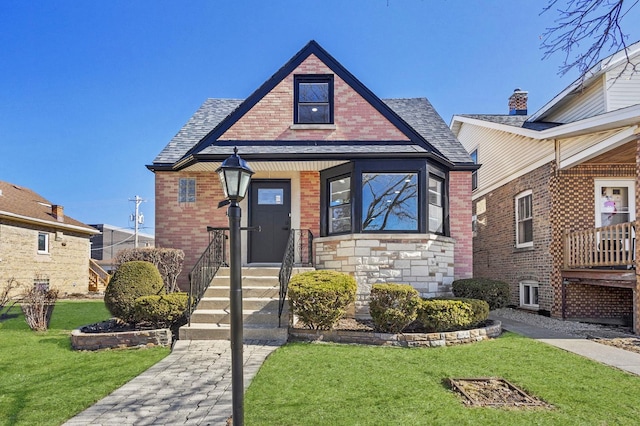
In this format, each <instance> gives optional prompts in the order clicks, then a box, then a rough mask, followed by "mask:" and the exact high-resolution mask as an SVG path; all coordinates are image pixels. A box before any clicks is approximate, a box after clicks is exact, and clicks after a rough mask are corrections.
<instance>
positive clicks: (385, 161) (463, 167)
mask: <svg viewBox="0 0 640 426" xmlns="http://www.w3.org/2000/svg"><path fill="white" fill-rule="evenodd" d="M234 147H237V148H238V151H239V152H238V154H239V155H240V156H241V157H242V158H243V159H244V160H246V161H247V163H248V164H249V166H250V167H251V168H252V169H253V170H254V171H255V175H254V176H253V178H252V181H251V187H250V189H249V195H248V196H247V199H245V200H243V201H242V203H241V207H242V209H243V217H242V226H250V227H254V226H260V227H261V229H262V231H261V232H246V233H243V243H242V247H243V253H242V262H243V264H249V265H255V264H265V263H266V264H278V263H280V262H281V261H282V258H283V254H284V248H285V245H286V241H287V238H288V235H289V232H290V229H302V230H309V231H311V233H312V234H313V251H314V261H315V262H314V264H315V266H316V268H319V269H334V270H340V271H344V272H348V273H350V274H353V275H355V277H356V279H357V282H358V301H359V302H358V304H357V309H366V307H365V306H364V303H363V302H365V300H366V298H367V297H368V294H369V291H370V286H371V284H373V283H377V282H403V283H410V284H412V285H413V286H414V287H416V288H417V289H418V290H419V291H420V292H421V293H422V294H423V295H424V296H437V295H444V294H450V285H451V283H452V281H453V280H454V279H457V278H466V277H470V276H471V267H472V259H471V255H472V247H471V233H472V231H471V174H472V172H473V171H474V170H475V169H476V168H477V166H476V165H475V164H474V163H473V161H472V160H471V158H470V157H469V154H467V152H466V151H465V150H464V148H463V147H462V145H461V144H460V143H459V142H458V141H457V140H456V138H455V137H454V136H453V134H452V133H451V131H450V130H449V128H448V127H447V125H446V123H444V121H443V120H442V119H441V118H440V116H439V115H438V114H437V113H436V111H435V110H434V109H433V107H432V106H431V104H430V103H429V102H428V101H427V99H425V98H416V99H388V100H381V99H379V98H378V97H377V96H376V95H375V94H374V93H373V92H371V90H369V89H368V88H367V87H365V86H364V85H363V84H362V83H361V82H360V81H359V80H357V79H356V78H355V77H354V76H353V75H352V74H351V73H350V72H349V71H347V70H346V69H345V68H344V67H343V66H342V65H340V64H339V63H338V62H337V61H336V60H335V59H334V58H333V57H332V56H330V55H329V54H328V53H327V52H326V51H325V50H324V49H322V48H321V47H320V46H319V45H318V44H317V43H316V42H314V41H311V42H309V43H308V44H307V45H306V46H305V47H304V48H303V49H302V50H301V51H300V52H298V53H297V54H296V55H295V56H294V57H293V58H292V59H291V60H290V61H288V62H287V63H286V64H285V65H284V66H283V67H282V68H281V69H280V70H278V71H277V72H276V73H275V74H274V75H273V76H272V77H271V78H270V79H268V80H267V81H266V82H265V83H264V84H263V85H262V86H261V87H259V88H258V89H257V90H256V91H255V92H254V93H253V94H252V95H250V96H249V97H248V98H247V99H245V100H235V99H208V100H206V101H205V102H204V104H203V105H202V106H201V107H200V109H198V111H196V113H195V114H194V115H193V117H192V118H191V119H190V120H189V121H188V122H187V124H186V125H185V126H184V127H183V128H182V129H181V130H180V132H178V134H177V135H176V136H175V137H174V138H173V139H172V140H171V141H170V142H169V144H168V145H167V146H166V147H165V148H164V149H163V150H162V152H161V153H160V154H159V155H158V156H157V157H156V159H155V160H154V161H153V164H151V165H149V166H148V168H149V169H150V170H152V171H153V172H154V173H155V181H156V191H155V193H156V203H155V205H156V215H155V216H156V233H155V235H156V244H157V245H158V246H160V247H171V248H179V249H182V250H184V251H185V269H184V271H185V273H183V274H182V275H181V277H180V285H181V286H182V287H183V288H184V287H186V286H187V273H188V271H189V270H190V269H191V267H192V266H193V265H194V263H195V262H196V260H197V259H198V257H199V256H200V254H201V253H202V251H203V250H204V249H205V248H206V247H207V244H208V235H207V232H206V228H207V226H212V227H225V226H228V220H227V217H226V215H225V213H226V209H218V208H217V205H218V202H219V201H221V200H223V198H224V196H223V193H222V189H221V186H220V183H219V178H218V175H217V174H216V173H215V170H216V169H217V168H218V167H219V166H220V164H221V161H223V160H224V159H226V158H227V157H228V156H229V155H230V154H232V152H233V148H234ZM360 312H362V310H361V311H360Z"/></svg>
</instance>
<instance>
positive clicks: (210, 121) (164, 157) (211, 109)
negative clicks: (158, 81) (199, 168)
mask: <svg viewBox="0 0 640 426" xmlns="http://www.w3.org/2000/svg"><path fill="white" fill-rule="evenodd" d="M242 102H243V99H211V98H210V99H207V100H206V101H204V103H203V104H202V105H201V106H200V108H198V110H197V111H196V112H195V114H193V116H192V117H191V118H190V119H189V121H187V123H186V124H185V125H184V126H182V129H180V131H179V132H178V134H176V135H175V136H174V137H173V139H171V141H169V143H168V144H167V146H165V147H164V149H163V150H162V151H161V152H160V154H158V156H157V157H156V159H155V160H153V163H154V164H173V163H175V162H176V161H178V160H180V159H181V158H182V156H183V155H184V154H186V153H187V151H189V150H190V149H191V148H193V147H194V146H195V144H197V143H198V142H200V140H201V139H202V138H203V137H205V136H206V135H207V134H208V133H209V132H210V131H212V130H213V129H214V128H215V127H216V126H217V125H218V124H219V123H220V122H221V121H222V120H224V119H225V118H227V116H228V115H229V114H231V113H232V112H233V111H234V110H235V109H236V108H237V107H238V106H239V105H240V104H241V103H242Z"/></svg>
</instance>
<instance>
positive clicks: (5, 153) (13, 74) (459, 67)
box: [0, 0, 640, 233]
mask: <svg viewBox="0 0 640 426" xmlns="http://www.w3.org/2000/svg"><path fill="white" fill-rule="evenodd" d="M544 4H546V1H513V0H483V1H471V0H468V1H467V0H465V1H463V0H449V1H445V0H441V1H436V0H422V1H420V0H366V1H364V0H363V1H357V0H351V1H347V0H323V1H316V2H311V1H302V0H297V1H282V0H271V1H242V0H236V1H232V0H216V1H214V0H209V1H204V0H196V1H188V2H185V1H162V0H153V1H151V0H137V1H130V0H126V1H108V2H107V1H103V2H98V1H65V0H58V1H24V0H17V1H13V0H3V1H2V2H1V3H0V180H4V181H8V182H11V183H14V184H17V185H21V186H25V187H28V188H31V189H33V190H34V191H36V192H38V193H39V194H41V195H42V196H44V197H45V198H47V199H49V200H50V201H51V202H52V203H56V204H62V205H63V206H64V207H65V213H66V214H68V215H70V216H72V217H74V218H75V219H78V220H81V221H83V222H85V223H107V224H110V225H115V226H119V227H123V228H126V227H132V223H131V222H130V221H129V215H130V214H131V213H133V210H134V203H133V202H130V201H129V199H131V198H133V197H134V196H135V195H139V196H140V197H142V198H144V199H145V200H147V201H146V202H144V203H143V204H142V205H141V211H142V212H143V214H144V215H145V227H146V228H145V229H144V230H143V232H146V233H153V226H154V202H153V198H154V179H153V174H152V173H151V172H150V171H148V170H147V169H146V168H145V165H147V164H150V163H151V162H152V161H153V159H154V158H155V156H156V155H157V154H158V153H159V152H160V151H161V150H162V148H163V147H164V146H165V145H166V144H167V142H168V141H169V140H170V139H171V138H172V137H173V136H174V135H175V133H177V132H178V130H179V129H180V127H181V126H182V125H183V124H184V123H185V122H186V121H187V120H188V118H189V117H190V116H191V115H192V114H193V112H195V110H196V109H197V108H198V107H199V106H200V104H201V103H202V102H203V101H204V100H205V99H206V98H209V97H219V98H246V97H247V96H249V95H250V94H251V93H252V92H253V91H254V90H255V89H256V88H257V87H258V86H259V85H261V84H262V83H263V82H264V81H265V80H267V79H268V78H269V77H270V76H271V75H272V74H273V73H274V72H276V71H277V70H278V69H279V68H280V67H281V66H282V65H283V64H284V63H285V62H286V61H288V60H289V59H290V58H291V57H292V56H293V55H294V54H295V53H296V52H297V51H298V50H300V49H301V48H302V47H303V46H304V45H305V44H306V43H307V42H308V41H309V40H312V39H313V40H316V41H317V42H318V43H320V45H322V46H323V47H324V48H325V49H326V50H327V51H328V52H329V53H330V54H331V55H333V56H334V57H335V58H336V59H337V60H338V61H339V62H340V63H342V65H343V66H345V67H346V68H347V69H348V70H349V71H351V72H352V73H353V74H354V75H355V76H356V77H357V78H358V79H359V80H360V81H362V82H363V83H364V84H365V85H366V86H368V87H369V88H370V89H371V90H372V91H373V92H374V93H376V94H377V95H378V96H380V97H381V98H392V97H427V98H428V99H429V100H430V101H431V103H432V104H433V105H434V107H435V108H436V110H437V111H438V112H439V113H440V115H441V116H442V117H443V118H444V120H445V121H446V122H447V123H449V122H450V120H451V117H452V116H453V115H454V114H458V113H497V114H501V113H507V98H508V96H509V95H510V94H511V93H512V92H513V90H514V89H515V88H521V89H523V90H527V91H529V110H530V112H534V111H536V110H537V109H538V108H540V107H541V106H542V105H544V103H546V102H547V101H548V100H550V99H551V98H552V97H553V96H554V95H556V94H557V93H558V92H560V90H562V89H563V88H564V87H565V86H567V85H568V84H569V83H571V81H573V80H574V79H575V78H576V77H577V75H576V74H575V73H574V74H569V75H566V76H564V77H560V76H559V75H558V74H557V72H558V67H559V65H560V64H561V61H562V57H561V56H560V55H557V56H554V57H552V58H551V59H548V60H545V61H542V51H541V50H540V42H541V39H540V37H541V35H542V34H543V33H544V31H545V28H547V27H549V26H551V25H552V24H553V20H554V18H555V15H554V14H553V13H546V14H543V15H540V12H541V10H542V7H543V6H544ZM638 9H640V7H636V8H635V10H633V13H632V14H630V15H629V16H627V18H625V21H624V23H626V26H625V27H624V30H625V31H626V32H627V33H629V41H637V40H638V39H640V25H637V23H638V22H640V10H638ZM632 24H636V25H632Z"/></svg>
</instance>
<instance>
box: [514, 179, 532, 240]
mask: <svg viewBox="0 0 640 426" xmlns="http://www.w3.org/2000/svg"><path fill="white" fill-rule="evenodd" d="M516 247H533V197H532V193H531V191H525V192H523V193H521V194H519V195H518V196H517V197H516Z"/></svg>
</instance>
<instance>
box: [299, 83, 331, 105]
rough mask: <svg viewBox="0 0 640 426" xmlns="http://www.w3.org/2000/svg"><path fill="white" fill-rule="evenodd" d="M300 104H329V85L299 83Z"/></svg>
mask: <svg viewBox="0 0 640 426" xmlns="http://www.w3.org/2000/svg"><path fill="white" fill-rule="evenodd" d="M298 102H301V103H307V102H329V83H299V85H298Z"/></svg>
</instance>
